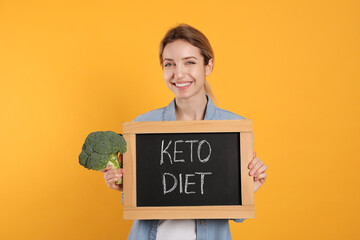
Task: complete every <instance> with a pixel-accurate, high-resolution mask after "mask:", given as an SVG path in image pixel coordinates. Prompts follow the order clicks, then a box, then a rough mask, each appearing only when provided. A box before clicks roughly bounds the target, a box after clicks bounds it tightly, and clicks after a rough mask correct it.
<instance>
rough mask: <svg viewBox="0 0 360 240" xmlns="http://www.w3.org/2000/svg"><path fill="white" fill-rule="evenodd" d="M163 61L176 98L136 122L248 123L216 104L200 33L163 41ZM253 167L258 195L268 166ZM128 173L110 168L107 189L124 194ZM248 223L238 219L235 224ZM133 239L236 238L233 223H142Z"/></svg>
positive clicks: (210, 58)
mask: <svg viewBox="0 0 360 240" xmlns="http://www.w3.org/2000/svg"><path fill="white" fill-rule="evenodd" d="M159 57H160V64H161V66H162V68H163V71H164V78H165V82H166V85H167V86H168V88H169V89H170V90H171V91H172V92H173V93H174V95H175V98H174V100H173V101H172V102H171V103H170V104H169V105H168V106H167V107H164V108H161V109H157V110H153V111H150V112H147V113H145V114H142V115H140V116H138V117H137V118H136V119H135V120H134V121H176V120H227V119H244V118H243V117H240V116H238V115H236V114H234V113H232V112H229V111H226V110H223V109H220V108H217V107H216V106H215V105H214V103H213V100H214V99H215V97H214V95H213V94H212V91H211V88H210V86H209V84H208V82H207V80H206V76H208V75H209V74H210V73H211V71H212V69H213V67H214V53H213V50H212V48H211V45H210V43H209V41H208V40H207V38H206V37H205V35H204V34H202V33H201V32H200V31H199V30H197V29H195V28H193V27H191V26H189V25H186V24H181V25H179V26H177V27H175V28H172V29H170V30H169V31H168V32H167V33H166V35H165V37H164V38H163V40H162V41H161V44H160V54H159ZM248 168H249V174H250V175H252V176H253V178H254V191H257V190H258V189H259V188H260V186H261V185H262V184H263V183H264V181H265V179H266V173H265V171H266V168H267V166H266V165H264V164H263V163H262V161H261V160H260V159H259V158H258V157H256V154H254V155H253V160H252V161H251V162H250V164H249V166H248ZM123 174H124V172H123V170H122V169H112V168H111V166H108V167H107V168H106V169H105V173H104V178H105V182H106V184H107V185H108V186H109V187H110V188H112V189H115V190H122V186H121V185H117V184H116V182H117V181H118V180H119V179H120V178H121V177H122V175H123ZM242 221H243V219H235V222H242ZM128 239H130V240H133V239H134V240H135V239H136V240H145V239H148V240H165V239H172V240H177V239H182V240H195V239H207V240H218V239H224V240H227V239H231V234H230V229H229V223H228V220H227V219H217V220H212V219H209V220H162V221H159V220H146V221H144V220H136V221H134V224H133V226H132V228H131V232H130V234H129V237H128Z"/></svg>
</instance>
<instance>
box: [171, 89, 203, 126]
mask: <svg viewBox="0 0 360 240" xmlns="http://www.w3.org/2000/svg"><path fill="white" fill-rule="evenodd" d="M175 103H176V106H175V116H176V120H182V121H189V120H203V119H204V117H205V110H206V104H207V98H206V95H205V94H199V95H197V96H193V97H191V98H187V99H178V98H176V99H175Z"/></svg>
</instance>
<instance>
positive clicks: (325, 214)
mask: <svg viewBox="0 0 360 240" xmlns="http://www.w3.org/2000/svg"><path fill="white" fill-rule="evenodd" d="M182 22H185V23H188V24H190V25H193V26H194V27H196V28H199V29H200V30H201V31H203V32H204V33H205V35H206V36H207V37H208V38H209V39H210V42H211V43H212V45H213V48H214V51H215V59H216V60H215V61H216V63H215V68H214V72H213V73H212V74H211V75H210V77H209V78H208V80H209V81H210V83H211V85H212V88H213V90H214V93H215V95H216V97H217V98H218V100H219V107H222V108H224V109H227V110H230V111H233V112H235V113H237V114H239V115H242V116H244V117H246V118H249V119H253V123H254V136H255V150H256V151H257V153H258V156H259V157H260V158H261V159H262V160H263V161H264V162H265V163H266V164H267V165H268V166H269V170H268V179H267V181H266V184H265V185H264V186H263V187H262V188H261V189H260V191H259V192H257V193H256V195H255V204H256V218H255V219H253V220H246V221H245V222H244V223H242V224H235V223H231V225H230V226H231V231H232V235H233V239H289V238H290V239H360V232H359V229H358V227H359V220H358V219H359V216H358V215H359V214H360V207H359V202H360V193H359V183H360V181H359V176H358V175H359V167H360V163H359V162H360V161H359V160H360V159H359V154H358V152H357V151H358V150H359V148H360V145H359V134H360V127H359V120H360V117H359V116H360V101H359V100H360V97H359V95H360V91H359V90H360V83H359V82H360V73H359V66H360V2H359V1H356V0H354V1H341V0H338V1H328V0H327V1H313V0H311V1H288V0H284V1H253V0H247V1H235V0H234V1H209V0H208V1H187V0H185V1H155V2H152V1H145V0H141V1H89V0H87V1H69V0H62V1H39V0H32V1H20V0H18V1H15V0H13V1H6V0H2V1H0V106H1V107H0V131H1V140H0V148H1V165H0V177H1V180H0V192H1V197H0V238H1V239H67V240H70V239H109V240H110V239H125V238H126V236H127V234H128V232H129V230H130V227H131V224H132V222H131V221H124V220H122V205H121V197H120V194H119V192H116V191H112V190H110V189H108V187H107V186H106V185H105V183H104V180H103V175H102V174H101V173H98V172H94V171H87V170H86V169H84V168H83V167H81V166H80V165H79V164H78V154H79V153H80V150H81V146H82V144H83V141H84V140H85V137H86V136H87V134H88V133H90V132H92V131H98V130H113V131H118V132H121V124H122V122H123V121H130V120H132V119H133V118H135V117H136V116H137V115H139V114H141V113H144V112H146V111H149V110H152V109H155V108H159V107H163V106H165V105H167V104H168V103H169V102H170V101H171V100H172V97H173V95H172V93H171V92H170V91H169V90H168V89H167V87H166V85H165V83H164V80H163V76H162V71H161V68H160V66H159V62H158V55H157V54H158V44H159V41H160V39H161V38H162V36H163V35H164V34H165V32H166V31H167V30H168V29H169V28H170V27H172V26H174V25H175V24H177V23H182Z"/></svg>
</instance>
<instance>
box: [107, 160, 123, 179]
mask: <svg viewBox="0 0 360 240" xmlns="http://www.w3.org/2000/svg"><path fill="white" fill-rule="evenodd" d="M109 159H110V161H109V164H110V165H111V166H112V168H113V169H117V168H122V163H120V162H119V158H118V153H114V154H110V155H109ZM122 182H123V179H122V177H121V178H120V180H119V181H117V182H116V184H122Z"/></svg>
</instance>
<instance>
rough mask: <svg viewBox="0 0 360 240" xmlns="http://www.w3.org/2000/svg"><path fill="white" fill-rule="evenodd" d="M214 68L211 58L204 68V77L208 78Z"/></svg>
mask: <svg viewBox="0 0 360 240" xmlns="http://www.w3.org/2000/svg"><path fill="white" fill-rule="evenodd" d="M213 67H214V60H213V59H212V58H211V59H210V60H209V62H208V64H207V65H206V66H205V75H206V76H209V75H210V73H211V72H212V70H213Z"/></svg>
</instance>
